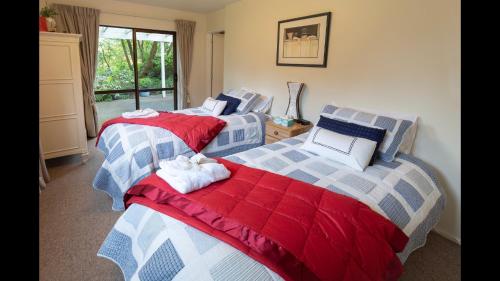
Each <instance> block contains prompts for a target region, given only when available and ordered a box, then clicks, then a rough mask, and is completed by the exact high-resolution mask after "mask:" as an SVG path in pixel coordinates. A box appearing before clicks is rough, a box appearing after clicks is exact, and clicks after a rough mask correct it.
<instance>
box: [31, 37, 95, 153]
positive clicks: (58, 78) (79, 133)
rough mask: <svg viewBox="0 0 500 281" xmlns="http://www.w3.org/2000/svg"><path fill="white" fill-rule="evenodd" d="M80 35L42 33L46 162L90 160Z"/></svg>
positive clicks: (42, 129)
mask: <svg viewBox="0 0 500 281" xmlns="http://www.w3.org/2000/svg"><path fill="white" fill-rule="evenodd" d="M80 37H81V35H80V34H68V33H55V32H40V74H39V75H40V76H39V77H40V89H39V91H40V100H39V106H40V123H39V125H40V139H41V142H42V147H43V152H44V156H45V158H46V159H50V158H54V157H60V156H65V155H71V154H81V155H82V157H83V158H82V159H83V161H86V160H87V156H88V148H87V133H86V130H85V121H84V120H85V119H84V116H83V95H82V80H81V79H82V78H81V71H80V53H79V46H80Z"/></svg>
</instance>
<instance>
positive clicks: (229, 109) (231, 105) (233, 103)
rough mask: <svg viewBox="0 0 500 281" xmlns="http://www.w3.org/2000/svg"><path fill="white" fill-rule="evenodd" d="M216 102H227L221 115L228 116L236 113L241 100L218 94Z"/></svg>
mask: <svg viewBox="0 0 500 281" xmlns="http://www.w3.org/2000/svg"><path fill="white" fill-rule="evenodd" d="M216 100H222V101H227V104H226V107H225V108H224V110H223V111H222V113H221V115H229V114H231V113H233V112H235V111H236V108H238V105H240V103H241V100H240V99H238V98H235V97H230V96H226V95H224V94H223V93H220V94H219V96H218V97H217V98H216Z"/></svg>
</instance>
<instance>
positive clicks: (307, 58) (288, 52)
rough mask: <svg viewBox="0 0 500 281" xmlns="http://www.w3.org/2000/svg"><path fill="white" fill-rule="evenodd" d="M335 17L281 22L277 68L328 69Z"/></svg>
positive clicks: (312, 16) (313, 16)
mask: <svg viewBox="0 0 500 281" xmlns="http://www.w3.org/2000/svg"><path fill="white" fill-rule="evenodd" d="M331 14H332V13H331V12H326V13H321V14H315V15H310V16H304V17H299V18H293V19H287V20H281V21H279V22H278V42H277V47H276V65H278V66H305V67H326V66H327V61H328V43H329V39H330V22H331Z"/></svg>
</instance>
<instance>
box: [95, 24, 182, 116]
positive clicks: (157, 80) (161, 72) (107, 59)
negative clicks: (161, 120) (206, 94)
mask: <svg viewBox="0 0 500 281" xmlns="http://www.w3.org/2000/svg"><path fill="white" fill-rule="evenodd" d="M176 57H177V54H176V46H175V32H170V31H157V30H144V29H136V28H123V27H112V26H100V27H99V46H98V56H97V71H96V77H95V83H94V92H95V95H96V102H97V111H98V114H99V122H100V123H101V124H102V123H103V122H104V121H106V120H108V119H110V118H113V117H117V116H119V115H120V114H121V113H123V112H125V111H132V110H135V109H141V108H148V107H149V108H153V109H155V110H158V111H171V110H175V109H177V72H176V71H177V65H176Z"/></svg>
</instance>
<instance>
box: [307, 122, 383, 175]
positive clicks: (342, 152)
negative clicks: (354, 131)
mask: <svg viewBox="0 0 500 281" xmlns="http://www.w3.org/2000/svg"><path fill="white" fill-rule="evenodd" d="M376 146H377V143H376V142H374V141H372V140H369V139H365V138H360V137H351V136H348V135H343V134H339V133H336V132H333V131H330V130H327V129H324V128H321V127H318V126H314V128H313V129H312V130H311V132H310V133H309V136H308V137H307V139H306V141H305V142H304V144H303V145H302V147H301V148H302V149H304V150H307V151H309V152H312V153H316V154H318V155H321V156H323V157H325V158H328V159H330V160H334V161H337V162H340V163H342V164H345V165H347V166H349V167H351V168H353V169H355V170H358V171H364V170H365V168H366V166H368V164H369V163H370V159H371V158H372V155H373V153H374V152H375V147H376Z"/></svg>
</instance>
